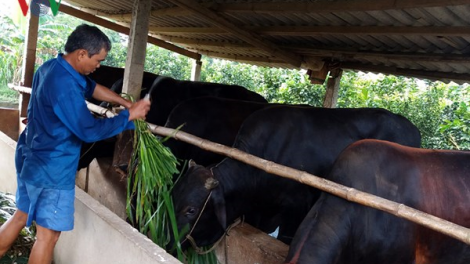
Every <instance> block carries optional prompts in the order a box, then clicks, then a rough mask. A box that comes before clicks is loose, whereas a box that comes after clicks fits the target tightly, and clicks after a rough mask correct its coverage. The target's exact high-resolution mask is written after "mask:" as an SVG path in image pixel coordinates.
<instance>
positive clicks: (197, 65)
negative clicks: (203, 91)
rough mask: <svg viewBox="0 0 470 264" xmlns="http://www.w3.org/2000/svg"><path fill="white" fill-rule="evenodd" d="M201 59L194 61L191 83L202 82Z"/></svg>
mask: <svg viewBox="0 0 470 264" xmlns="http://www.w3.org/2000/svg"><path fill="white" fill-rule="evenodd" d="M201 66H202V61H201V59H198V60H194V61H193V68H192V70H191V81H200V80H201Z"/></svg>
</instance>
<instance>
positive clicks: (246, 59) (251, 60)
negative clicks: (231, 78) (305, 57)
mask: <svg viewBox="0 0 470 264" xmlns="http://www.w3.org/2000/svg"><path fill="white" fill-rule="evenodd" d="M200 53H201V54H202V55H206V56H208V57H211V58H219V59H224V60H230V61H236V62H241V63H247V64H255V65H259V64H271V65H277V66H278V67H280V65H282V67H285V68H290V69H293V68H294V67H293V66H292V65H290V64H288V63H286V62H285V61H282V60H278V59H276V58H270V57H251V56H240V55H227V54H220V53H215V52H207V51H200ZM295 68H296V69H297V67H295Z"/></svg>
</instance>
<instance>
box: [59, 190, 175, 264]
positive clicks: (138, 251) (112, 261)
mask: <svg viewBox="0 0 470 264" xmlns="http://www.w3.org/2000/svg"><path fill="white" fill-rule="evenodd" d="M75 197H76V199H75V228H74V230H73V231H71V232H63V233H62V234H61V236H60V238H59V242H58V244H57V246H56V250H55V252H54V262H55V263H56V264H83V263H87V264H95V263H96V264H106V263H109V264H120V263H122V264H125V263H167V264H177V263H181V262H179V261H178V260H177V259H175V258H174V257H172V256H171V255H169V254H168V253H166V251H165V250H163V249H162V248H160V247H158V246H157V245H156V244H154V243H153V242H152V241H151V240H150V239H148V238H147V237H146V236H144V235H142V234H140V233H139V232H138V231H137V230H136V229H134V228H132V227H131V226H130V225H129V224H127V223H126V222H125V221H123V220H122V219H121V218H119V217H118V216H117V215H115V214H114V213H113V212H111V211H110V210H108V209H107V208H105V207H104V206H103V205H101V204H100V203H99V202H97V201H96V200H95V199H93V198H92V197H90V196H89V195H88V194H86V193H85V192H83V191H82V190H81V189H80V188H76V195H75Z"/></svg>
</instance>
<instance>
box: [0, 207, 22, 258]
mask: <svg viewBox="0 0 470 264" xmlns="http://www.w3.org/2000/svg"><path fill="white" fill-rule="evenodd" d="M27 219H28V214H26V213H25V212H22V211H20V210H16V212H15V213H14V214H13V216H12V217H10V219H8V221H6V222H5V223H4V224H3V225H2V226H1V227H0V257H2V256H3V255H4V254H5V253H6V252H7V251H8V249H10V247H11V245H12V244H13V242H15V240H16V238H17V237H18V234H19V233H20V231H21V230H22V229H23V228H24V227H25V225H26V220H27Z"/></svg>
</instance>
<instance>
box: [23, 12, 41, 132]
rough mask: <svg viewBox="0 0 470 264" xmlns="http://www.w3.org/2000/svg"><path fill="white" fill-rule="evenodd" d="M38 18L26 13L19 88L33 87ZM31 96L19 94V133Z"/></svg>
mask: <svg viewBox="0 0 470 264" xmlns="http://www.w3.org/2000/svg"><path fill="white" fill-rule="evenodd" d="M38 28H39V17H38V16H36V15H33V14H32V12H28V25H27V28H26V39H25V46H24V51H23V66H22V70H21V81H20V85H21V86H26V87H31V86H32V85H33V76H34V65H35V62H36V48H37V42H38ZM30 98H31V94H29V93H20V97H19V119H20V123H19V124H20V129H19V130H20V131H19V133H21V132H22V131H23V129H24V125H23V123H22V121H23V119H25V118H26V116H27V114H28V104H29V99H30Z"/></svg>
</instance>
